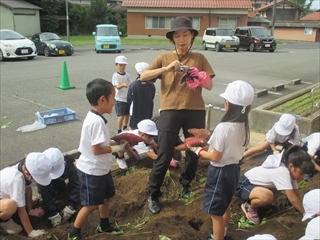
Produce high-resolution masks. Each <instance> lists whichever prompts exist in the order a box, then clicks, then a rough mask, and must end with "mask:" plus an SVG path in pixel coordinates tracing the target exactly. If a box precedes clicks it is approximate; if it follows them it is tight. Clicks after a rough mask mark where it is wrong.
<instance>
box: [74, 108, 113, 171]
mask: <svg viewBox="0 0 320 240" xmlns="http://www.w3.org/2000/svg"><path fill="white" fill-rule="evenodd" d="M97 144H100V145H101V147H106V146H110V132H109V127H108V123H105V121H104V119H103V118H102V117H101V116H100V115H97V114H95V113H93V112H91V111H89V112H88V114H87V116H86V118H85V120H84V122H83V125H82V130H81V138H80V145H79V148H78V150H79V151H80V152H81V155H80V157H79V160H78V161H77V168H78V169H79V170H81V171H82V172H84V173H87V174H89V175H95V176H101V175H105V174H107V173H109V171H110V168H111V164H112V154H111V153H105V154H100V155H94V154H93V152H92V149H91V147H92V146H93V145H97Z"/></svg>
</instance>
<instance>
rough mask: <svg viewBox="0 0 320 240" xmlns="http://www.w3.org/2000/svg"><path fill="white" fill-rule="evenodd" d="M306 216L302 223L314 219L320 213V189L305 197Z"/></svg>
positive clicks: (303, 202) (304, 215)
mask: <svg viewBox="0 0 320 240" xmlns="http://www.w3.org/2000/svg"><path fill="white" fill-rule="evenodd" d="M302 204H303V208H304V211H305V212H304V214H303V218H302V221H305V220H307V219H309V218H312V217H313V216H314V215H315V214H316V213H318V212H320V189H313V190H311V191H309V192H307V193H306V194H305V195H304V196H303V200H302Z"/></svg>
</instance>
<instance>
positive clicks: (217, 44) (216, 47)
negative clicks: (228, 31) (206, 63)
mask: <svg viewBox="0 0 320 240" xmlns="http://www.w3.org/2000/svg"><path fill="white" fill-rule="evenodd" d="M215 49H216V52H220V51H221V48H220V44H219V43H216V45H215Z"/></svg>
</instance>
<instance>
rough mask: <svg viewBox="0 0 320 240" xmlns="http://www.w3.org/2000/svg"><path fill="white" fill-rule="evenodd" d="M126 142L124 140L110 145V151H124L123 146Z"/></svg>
mask: <svg viewBox="0 0 320 240" xmlns="http://www.w3.org/2000/svg"><path fill="white" fill-rule="evenodd" d="M127 144H128V142H125V143H123V144H120V145H113V146H110V149H111V153H115V152H121V151H124V148H125V146H126V145H127Z"/></svg>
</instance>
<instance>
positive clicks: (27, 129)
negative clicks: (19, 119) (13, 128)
mask: <svg viewBox="0 0 320 240" xmlns="http://www.w3.org/2000/svg"><path fill="white" fill-rule="evenodd" d="M46 126H47V125H44V124H42V123H41V122H37V121H35V122H34V123H33V124H29V125H25V126H22V127H19V128H18V129H17V131H21V132H32V131H36V130H39V129H42V128H45V127H46Z"/></svg>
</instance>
